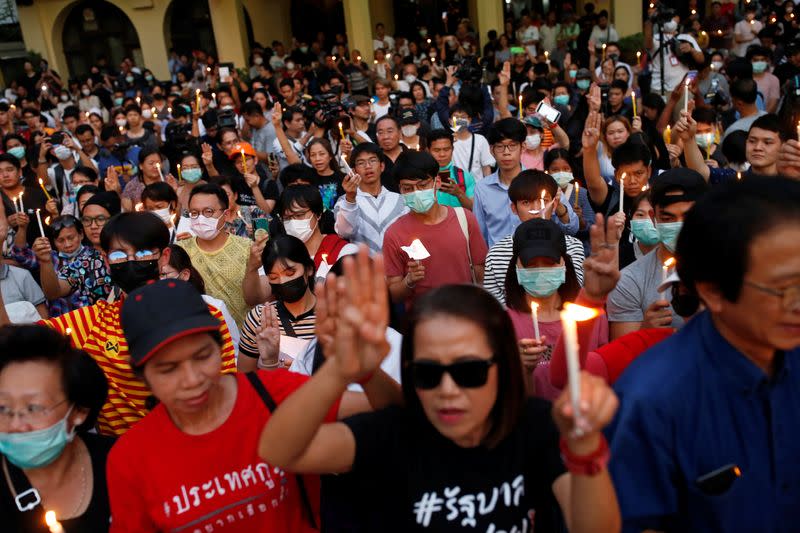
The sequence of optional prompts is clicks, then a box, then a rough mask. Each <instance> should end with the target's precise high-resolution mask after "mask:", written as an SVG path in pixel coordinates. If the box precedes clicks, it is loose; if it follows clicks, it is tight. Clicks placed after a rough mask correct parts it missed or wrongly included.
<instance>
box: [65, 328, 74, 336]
mask: <svg viewBox="0 0 800 533" xmlns="http://www.w3.org/2000/svg"><path fill="white" fill-rule="evenodd" d="M64 333H66V334H67V335H72V328H67V329H66V330H64Z"/></svg>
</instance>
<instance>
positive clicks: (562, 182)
mask: <svg viewBox="0 0 800 533" xmlns="http://www.w3.org/2000/svg"><path fill="white" fill-rule="evenodd" d="M550 177H551V178H553V179H554V180H556V183H558V186H559V187H561V188H562V189H563V188H564V187H566V186H567V185H569V184H570V182H572V180H573V176H572V172H553V173H552V174H550Z"/></svg>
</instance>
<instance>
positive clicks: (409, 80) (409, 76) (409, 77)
mask: <svg viewBox="0 0 800 533" xmlns="http://www.w3.org/2000/svg"><path fill="white" fill-rule="evenodd" d="M403 79H404V80H406V83H413V82H415V81H416V80H417V77H416V76H414V75H413V74H406V75H405V76H403Z"/></svg>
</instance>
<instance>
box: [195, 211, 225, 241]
mask: <svg viewBox="0 0 800 533" xmlns="http://www.w3.org/2000/svg"><path fill="white" fill-rule="evenodd" d="M190 225H191V228H192V231H193V232H194V234H195V235H197V238H198V239H201V240H204V241H210V240H213V239H214V238H215V237H216V236H217V235H219V231H220V229H219V227H218V225H219V218H214V217H207V216H203V215H199V216H198V217H197V218H193V219H192V222H191V224H190Z"/></svg>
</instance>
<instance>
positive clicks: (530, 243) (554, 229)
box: [514, 218, 567, 265]
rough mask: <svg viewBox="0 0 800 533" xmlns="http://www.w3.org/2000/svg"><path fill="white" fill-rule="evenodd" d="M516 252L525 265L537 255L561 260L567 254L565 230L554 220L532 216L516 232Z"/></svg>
mask: <svg viewBox="0 0 800 533" xmlns="http://www.w3.org/2000/svg"><path fill="white" fill-rule="evenodd" d="M514 254H515V255H516V256H517V257H519V259H520V261H522V264H523V265H524V264H526V263H528V262H530V261H531V260H533V259H535V258H537V257H547V258H548V259H552V260H553V261H561V258H562V257H564V256H565V255H566V254H567V241H566V239H565V238H564V232H563V231H561V228H559V227H558V226H557V225H556V223H555V222H553V221H552V220H545V219H543V218H532V219H531V220H529V221H527V222H523V223H522V224H520V225H519V226H518V227H517V231H515V232H514Z"/></svg>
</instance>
